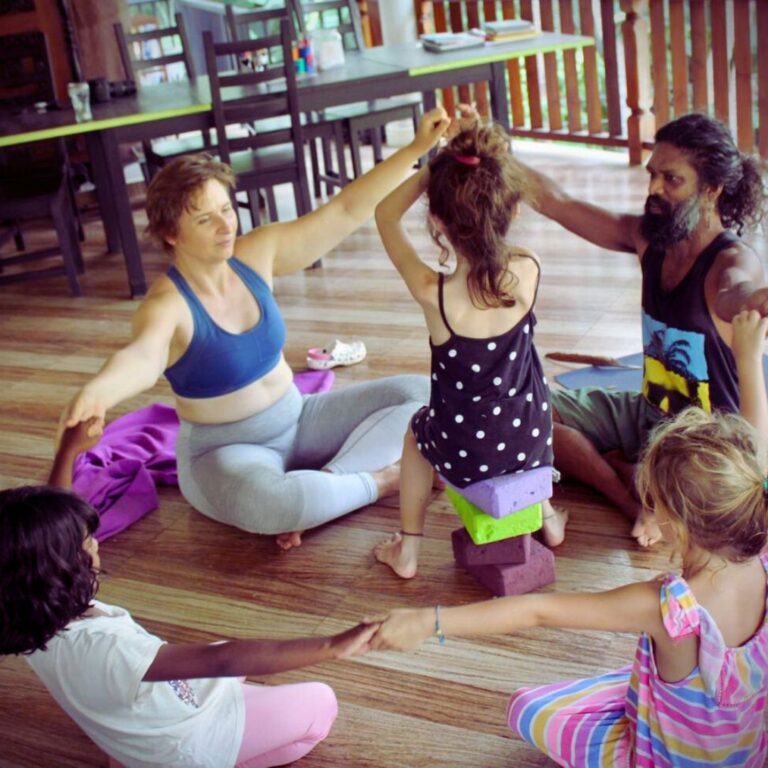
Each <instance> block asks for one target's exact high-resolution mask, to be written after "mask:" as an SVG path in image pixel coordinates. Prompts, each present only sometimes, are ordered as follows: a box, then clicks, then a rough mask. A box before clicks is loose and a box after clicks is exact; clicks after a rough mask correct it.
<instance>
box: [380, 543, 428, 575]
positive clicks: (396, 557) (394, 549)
mask: <svg viewBox="0 0 768 768" xmlns="http://www.w3.org/2000/svg"><path fill="white" fill-rule="evenodd" d="M420 543H421V537H420V536H407V535H406V536H403V535H402V534H401V533H395V534H394V535H392V536H390V538H388V539H386V540H385V541H382V542H379V543H378V544H377V545H376V546H375V547H374V548H373V556H374V557H375V558H376V559H377V560H378V561H379V562H380V563H384V564H385V565H388V566H389V567H390V568H391V569H392V570H393V571H394V572H395V573H396V574H397V575H398V576H399V577H400V578H401V579H412V578H413V577H414V576H415V575H416V570H417V568H418V557H419V544H420Z"/></svg>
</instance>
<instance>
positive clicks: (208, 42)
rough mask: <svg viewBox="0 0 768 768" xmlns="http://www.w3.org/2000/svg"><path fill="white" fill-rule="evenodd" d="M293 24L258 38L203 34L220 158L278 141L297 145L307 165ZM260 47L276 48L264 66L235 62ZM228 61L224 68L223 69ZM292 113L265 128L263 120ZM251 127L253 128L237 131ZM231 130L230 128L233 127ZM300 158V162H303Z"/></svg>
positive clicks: (284, 22) (227, 160)
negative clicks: (293, 51) (234, 38)
mask: <svg viewBox="0 0 768 768" xmlns="http://www.w3.org/2000/svg"><path fill="white" fill-rule="evenodd" d="M291 41H292V38H291V25H290V23H289V21H288V19H287V18H283V19H282V20H281V21H280V33H279V34H276V35H266V36H264V37H261V38H257V39H250V40H239V41H233V42H228V43H215V42H214V41H213V35H212V34H211V33H210V32H207V31H206V32H203V45H204V47H205V61H206V65H207V67H208V79H209V82H210V86H211V100H212V102H213V119H214V124H215V126H216V133H217V136H218V152H219V156H220V157H221V159H222V160H223V161H224V162H225V163H230V162H231V159H230V158H231V155H232V154H233V153H234V152H240V151H243V150H256V149H259V148H261V147H266V146H272V145H275V144H288V143H292V144H293V145H294V156H295V157H296V158H301V160H302V166H303V157H304V155H303V152H304V149H303V137H302V132H301V119H300V116H299V106H298V95H297V92H296V72H295V67H294V63H293V58H292V55H291ZM257 50H268V51H271V54H270V56H269V60H268V61H267V62H266V63H265V64H264V66H263V69H260V70H257V69H254V68H251V67H245V68H244V67H242V66H241V67H237V69H236V70H234V71H233V70H232V68H231V67H232V61H233V60H235V61H238V62H242V61H243V60H250V61H252V60H253V59H252V58H251V54H252V53H253V52H254V51H257ZM220 62H222V63H223V65H224V67H225V68H226V69H224V70H223V71H222V70H220V69H219V65H220ZM286 115H287V116H289V117H290V120H289V121H286V123H285V125H284V126H281V127H280V129H278V130H274V129H273V128H269V129H266V130H264V131H260V130H259V122H260V121H262V120H271V119H272V118H276V117H284V116H286ZM242 125H248V126H249V130H247V131H242V130H240V131H238V130H235V131H233V130H231V128H236V127H238V126H242ZM228 126H229V127H230V131H227V127H228ZM297 162H298V160H297Z"/></svg>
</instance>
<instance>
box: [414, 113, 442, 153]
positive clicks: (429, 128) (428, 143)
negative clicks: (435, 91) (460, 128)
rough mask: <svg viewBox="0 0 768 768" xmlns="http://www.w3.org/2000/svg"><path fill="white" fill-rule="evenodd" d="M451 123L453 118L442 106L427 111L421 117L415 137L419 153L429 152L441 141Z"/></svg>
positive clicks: (415, 144) (415, 145)
mask: <svg viewBox="0 0 768 768" xmlns="http://www.w3.org/2000/svg"><path fill="white" fill-rule="evenodd" d="M450 124H451V120H450V118H449V117H448V113H447V112H446V111H445V110H444V109H443V108H442V107H435V109H432V110H430V111H429V112H427V113H426V114H425V115H424V116H423V117H422V118H421V122H420V123H419V127H418V129H417V131H416V136H414V139H413V145H414V147H416V148H417V149H418V150H419V154H420V155H423V154H426V153H427V152H429V150H430V149H432V147H434V146H435V145H436V144H437V142H438V141H440V138H441V137H442V136H443V135H444V134H445V132H446V131H447V130H448V126H449V125H450Z"/></svg>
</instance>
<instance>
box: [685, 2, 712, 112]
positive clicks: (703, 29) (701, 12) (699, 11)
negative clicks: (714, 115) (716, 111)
mask: <svg viewBox="0 0 768 768" xmlns="http://www.w3.org/2000/svg"><path fill="white" fill-rule="evenodd" d="M690 11H691V80H692V81H693V108H694V110H695V111H696V112H706V111H707V110H708V109H709V98H708V92H707V13H706V8H705V6H704V0H690Z"/></svg>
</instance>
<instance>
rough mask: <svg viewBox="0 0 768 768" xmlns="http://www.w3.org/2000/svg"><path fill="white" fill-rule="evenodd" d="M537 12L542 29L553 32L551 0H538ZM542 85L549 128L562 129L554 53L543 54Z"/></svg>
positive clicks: (558, 83)
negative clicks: (545, 97)
mask: <svg viewBox="0 0 768 768" xmlns="http://www.w3.org/2000/svg"><path fill="white" fill-rule="evenodd" d="M539 13H541V28H542V30H544V31H545V32H554V31H555V18H554V14H553V13H552V0H539ZM544 86H545V88H546V91H547V114H548V116H549V130H550V131H559V130H562V127H563V115H562V112H561V111H560V81H559V78H558V76H557V57H556V56H555V54H554V53H545V54H544Z"/></svg>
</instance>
